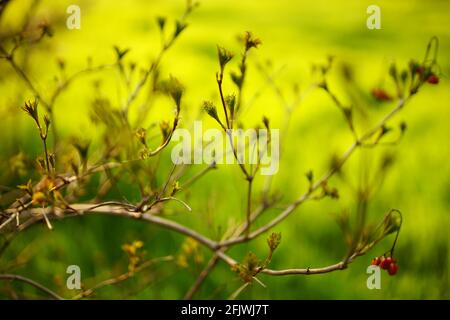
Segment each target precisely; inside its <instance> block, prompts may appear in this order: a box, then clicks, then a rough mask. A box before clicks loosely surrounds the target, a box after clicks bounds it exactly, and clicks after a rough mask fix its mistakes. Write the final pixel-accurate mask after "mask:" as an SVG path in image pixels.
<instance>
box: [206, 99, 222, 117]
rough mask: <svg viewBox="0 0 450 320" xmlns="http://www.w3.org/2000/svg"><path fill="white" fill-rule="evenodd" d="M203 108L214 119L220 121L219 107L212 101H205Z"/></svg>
mask: <svg viewBox="0 0 450 320" xmlns="http://www.w3.org/2000/svg"><path fill="white" fill-rule="evenodd" d="M203 110H205V112H206V113H207V114H208V115H209V116H210V117H211V118H213V119H215V120H217V121H219V115H218V114H217V108H216V106H215V105H214V104H213V103H212V102H211V101H204V102H203Z"/></svg>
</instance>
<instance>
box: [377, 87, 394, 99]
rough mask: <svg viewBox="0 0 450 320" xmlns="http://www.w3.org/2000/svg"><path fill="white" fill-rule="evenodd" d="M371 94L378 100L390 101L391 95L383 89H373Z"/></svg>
mask: <svg viewBox="0 0 450 320" xmlns="http://www.w3.org/2000/svg"><path fill="white" fill-rule="evenodd" d="M372 96H373V97H374V98H375V99H377V100H379V101H390V100H392V97H391V96H390V95H389V94H388V93H387V92H386V91H384V90H383V89H373V90H372Z"/></svg>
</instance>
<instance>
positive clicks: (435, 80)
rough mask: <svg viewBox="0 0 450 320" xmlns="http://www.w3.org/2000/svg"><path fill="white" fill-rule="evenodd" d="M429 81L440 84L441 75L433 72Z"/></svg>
mask: <svg viewBox="0 0 450 320" xmlns="http://www.w3.org/2000/svg"><path fill="white" fill-rule="evenodd" d="M427 82H428V83H430V84H438V83H439V77H438V76H437V75H435V74H431V75H429V76H428V78H427Z"/></svg>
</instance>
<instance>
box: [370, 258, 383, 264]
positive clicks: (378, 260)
mask: <svg viewBox="0 0 450 320" xmlns="http://www.w3.org/2000/svg"><path fill="white" fill-rule="evenodd" d="M380 263H381V259H380V257H376V258H373V259H372V262H371V265H373V266H379V265H380Z"/></svg>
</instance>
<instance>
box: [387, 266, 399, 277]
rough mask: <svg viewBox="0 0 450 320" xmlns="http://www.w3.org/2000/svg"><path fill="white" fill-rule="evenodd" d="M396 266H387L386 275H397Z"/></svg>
mask: <svg viewBox="0 0 450 320" xmlns="http://www.w3.org/2000/svg"><path fill="white" fill-rule="evenodd" d="M397 270H398V265H397V264H396V263H391V264H390V265H389V269H388V273H389V275H390V276H393V275H395V274H396V273H397Z"/></svg>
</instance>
